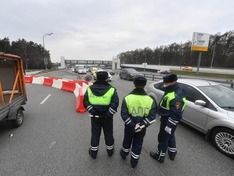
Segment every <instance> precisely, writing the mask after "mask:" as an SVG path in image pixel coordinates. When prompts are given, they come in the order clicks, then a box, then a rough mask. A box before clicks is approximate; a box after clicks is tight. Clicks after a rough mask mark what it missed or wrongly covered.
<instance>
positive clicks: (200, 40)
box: [191, 32, 210, 52]
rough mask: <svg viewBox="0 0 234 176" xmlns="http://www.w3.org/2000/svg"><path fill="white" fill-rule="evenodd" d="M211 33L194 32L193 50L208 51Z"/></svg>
mask: <svg viewBox="0 0 234 176" xmlns="http://www.w3.org/2000/svg"><path fill="white" fill-rule="evenodd" d="M209 38H210V35H209V34H206V33H201V32H194V33H193V40H192V47H191V49H192V51H203V52H205V51H208V45H209Z"/></svg>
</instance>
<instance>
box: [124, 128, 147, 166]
mask: <svg viewBox="0 0 234 176" xmlns="http://www.w3.org/2000/svg"><path fill="white" fill-rule="evenodd" d="M145 133H146V128H143V129H142V130H141V131H140V132H137V133H136V132H135V129H134V128H133V127H129V126H126V125H125V128H124V140H123V148H122V151H123V153H124V154H125V155H126V156H127V155H128V154H129V152H130V148H131V145H132V149H131V161H132V162H136V163H137V162H138V160H139V158H140V154H141V149H142V144H143V139H144V136H145Z"/></svg>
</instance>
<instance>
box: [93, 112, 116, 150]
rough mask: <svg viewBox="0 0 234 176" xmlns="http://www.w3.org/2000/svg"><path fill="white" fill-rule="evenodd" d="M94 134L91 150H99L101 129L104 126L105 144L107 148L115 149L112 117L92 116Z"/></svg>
mask: <svg viewBox="0 0 234 176" xmlns="http://www.w3.org/2000/svg"><path fill="white" fill-rule="evenodd" d="M91 126H92V131H91V133H92V136H91V151H94V152H95V151H96V152H97V151H98V146H99V141H100V136H101V131H102V128H103V132H104V137H105V144H106V146H107V150H113V147H114V146H113V145H114V137H113V118H112V117H108V118H107V117H102V116H100V117H98V118H97V117H91Z"/></svg>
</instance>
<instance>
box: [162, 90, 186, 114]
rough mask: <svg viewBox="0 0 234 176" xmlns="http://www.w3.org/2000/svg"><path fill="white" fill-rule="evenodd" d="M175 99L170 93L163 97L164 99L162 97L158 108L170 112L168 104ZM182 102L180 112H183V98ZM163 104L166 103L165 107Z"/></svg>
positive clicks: (172, 93)
mask: <svg viewBox="0 0 234 176" xmlns="http://www.w3.org/2000/svg"><path fill="white" fill-rule="evenodd" d="M175 97H176V94H175V92H170V93H168V94H166V95H164V97H163V98H162V100H161V101H160V104H159V106H160V107H161V108H163V109H166V110H170V103H171V101H172V100H174V99H175ZM182 101H183V107H182V110H184V108H185V106H186V98H185V97H184V98H183V99H182ZM164 102H166V107H165V106H163V105H162V104H163V103H164Z"/></svg>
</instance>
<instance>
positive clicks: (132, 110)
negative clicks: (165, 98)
mask: <svg viewBox="0 0 234 176" xmlns="http://www.w3.org/2000/svg"><path fill="white" fill-rule="evenodd" d="M125 101H126V104H127V108H128V113H129V114H130V115H131V116H133V117H146V116H148V115H149V112H150V109H151V107H152V104H153V99H152V98H151V97H150V96H148V95H134V94H130V95H128V96H126V97H125Z"/></svg>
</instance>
